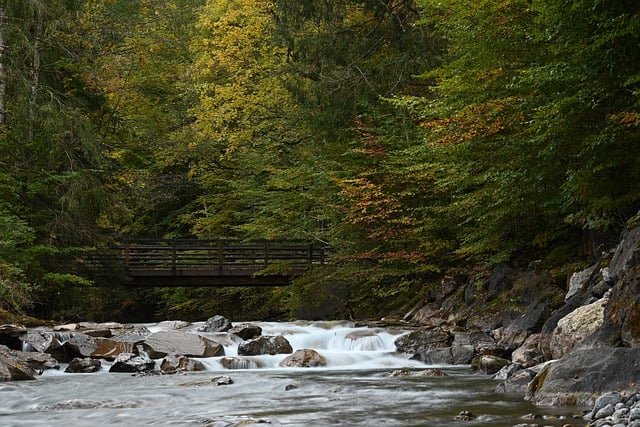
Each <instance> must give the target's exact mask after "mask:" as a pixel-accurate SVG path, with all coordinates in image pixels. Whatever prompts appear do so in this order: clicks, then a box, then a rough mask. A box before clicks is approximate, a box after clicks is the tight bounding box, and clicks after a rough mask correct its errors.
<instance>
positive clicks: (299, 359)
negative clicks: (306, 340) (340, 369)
mask: <svg viewBox="0 0 640 427" xmlns="http://www.w3.org/2000/svg"><path fill="white" fill-rule="evenodd" d="M326 365H327V359H325V358H324V356H322V355H321V354H320V353H318V352H317V351H315V350H311V349H308V348H305V349H300V350H296V352H295V353H293V354H291V355H289V356H287V357H285V358H284V360H282V361H281V362H280V366H281V367H289V368H313V367H318V366H326Z"/></svg>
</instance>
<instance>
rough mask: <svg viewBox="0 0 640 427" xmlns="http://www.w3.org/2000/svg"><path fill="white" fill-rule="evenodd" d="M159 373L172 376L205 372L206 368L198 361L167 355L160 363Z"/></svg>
mask: <svg viewBox="0 0 640 427" xmlns="http://www.w3.org/2000/svg"><path fill="white" fill-rule="evenodd" d="M160 371H162V372H163V373H165V374H174V373H176V372H184V371H189V372H191V371H206V367H205V366H204V364H203V363H202V362H200V361H199V360H193V359H190V358H188V357H186V356H183V355H181V354H168V355H166V356H165V357H164V358H163V359H162V362H160Z"/></svg>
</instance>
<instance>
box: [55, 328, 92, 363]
mask: <svg viewBox="0 0 640 427" xmlns="http://www.w3.org/2000/svg"><path fill="white" fill-rule="evenodd" d="M63 346H64V349H65V352H66V354H67V357H68V358H69V359H72V358H76V357H89V356H91V354H92V353H93V352H94V351H95V349H96V348H97V347H98V346H97V344H96V340H95V338H93V337H91V336H89V335H85V334H83V333H77V332H76V333H73V334H71V335H70V336H69V338H68V339H67V341H65V342H64V344H63Z"/></svg>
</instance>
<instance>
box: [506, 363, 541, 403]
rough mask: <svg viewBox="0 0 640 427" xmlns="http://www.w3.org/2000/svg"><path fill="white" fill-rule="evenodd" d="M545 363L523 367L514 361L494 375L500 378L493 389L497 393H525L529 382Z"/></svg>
mask: <svg viewBox="0 0 640 427" xmlns="http://www.w3.org/2000/svg"><path fill="white" fill-rule="evenodd" d="M545 365H546V364H545V363H541V364H539V365H536V366H532V367H529V368H524V369H523V368H522V366H520V365H518V364H516V363H514V364H512V365H508V366H505V367H504V368H502V369H501V370H500V371H498V372H497V373H496V375H495V376H494V378H495V379H498V380H501V381H500V383H499V384H498V385H497V386H496V387H495V389H494V391H495V392H497V393H517V394H522V395H525V394H526V393H527V391H528V389H529V384H530V383H531V381H533V379H534V378H535V377H536V375H538V373H539V372H540V371H541V370H542V369H543V368H544V366H545Z"/></svg>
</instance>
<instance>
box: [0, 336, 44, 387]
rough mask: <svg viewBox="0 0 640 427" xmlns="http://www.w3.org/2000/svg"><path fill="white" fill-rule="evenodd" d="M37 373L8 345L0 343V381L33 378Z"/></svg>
mask: <svg viewBox="0 0 640 427" xmlns="http://www.w3.org/2000/svg"><path fill="white" fill-rule="evenodd" d="M36 375H37V373H36V371H35V370H33V369H32V368H31V366H29V364H28V363H27V362H26V361H25V360H24V359H22V358H21V357H20V356H19V355H18V354H17V353H16V352H14V351H13V350H11V349H9V347H7V346H4V345H0V381H22V380H33V379H35V377H36Z"/></svg>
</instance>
